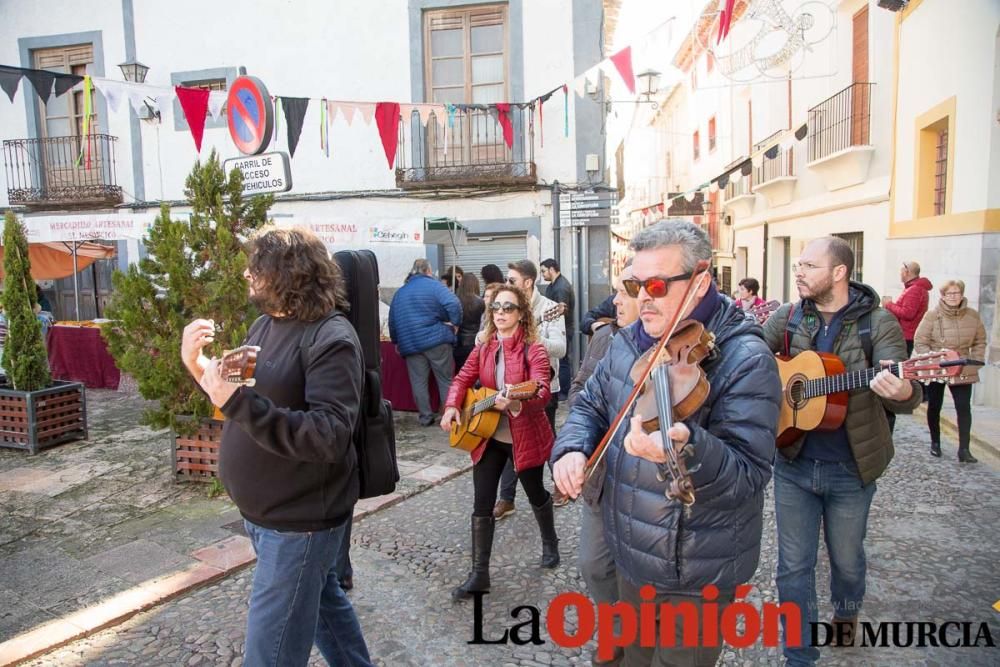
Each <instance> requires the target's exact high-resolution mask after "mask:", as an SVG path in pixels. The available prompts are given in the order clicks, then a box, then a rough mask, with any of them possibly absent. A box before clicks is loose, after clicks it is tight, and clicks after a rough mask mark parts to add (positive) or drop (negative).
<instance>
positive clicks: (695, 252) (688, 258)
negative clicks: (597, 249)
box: [629, 218, 712, 271]
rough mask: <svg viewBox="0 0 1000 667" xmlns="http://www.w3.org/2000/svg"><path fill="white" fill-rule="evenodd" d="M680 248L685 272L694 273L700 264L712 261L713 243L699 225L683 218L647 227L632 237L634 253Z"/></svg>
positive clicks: (631, 247)
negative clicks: (672, 247) (673, 246)
mask: <svg viewBox="0 0 1000 667" xmlns="http://www.w3.org/2000/svg"><path fill="white" fill-rule="evenodd" d="M672 245H675V246H680V248H681V250H682V251H683V253H684V263H683V266H682V268H683V269H684V271H694V269H695V267H696V266H698V262H700V261H702V260H707V261H709V262H711V261H712V242H711V241H709V239H708V234H706V233H705V230H704V229H702V228H701V227H700V226H699V225H696V224H694V223H693V222H688V221H687V220H684V219H682V218H666V219H664V220H660V221H659V222H657V223H656V224H654V225H650V226H649V227H646V228H645V229H643V230H642V231H641V232H639V233H638V234H636V235H635V236H634V237H632V242H631V243H630V244H629V248H630V249H631V250H632V252H642V251H643V250H658V249H660V248H665V247H667V246H672Z"/></svg>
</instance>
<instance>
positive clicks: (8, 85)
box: [0, 65, 24, 102]
mask: <svg viewBox="0 0 1000 667" xmlns="http://www.w3.org/2000/svg"><path fill="white" fill-rule="evenodd" d="M23 73H24V70H22V69H21V68H19V67H5V66H3V65H0V88H3V92H5V93H7V97H9V98H10V101H11V102H13V101H14V94H15V93H17V86H18V84H19V83H21V75H22V74H23Z"/></svg>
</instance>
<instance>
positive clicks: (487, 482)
mask: <svg viewBox="0 0 1000 667" xmlns="http://www.w3.org/2000/svg"><path fill="white" fill-rule="evenodd" d="M513 460H514V452H513V445H511V444H510V443H507V442H497V441H496V440H490V441H489V442H488V443H486V451H485V452H483V457H482V458H481V459H479V463H477V464H476V465H475V466H473V468H472V486H473V488H474V490H475V501H474V503H473V510H472V516H493V505H494V503H496V501H497V485H498V484H499V483H500V475H502V474H503V468H504V466H505V465H507V462H508V461H513ZM542 468H543V466H535V467H534V468H528V469H527V470H518V471H517V478H518V479H519V480H521V488H523V489H524V492H525V493H527V494H528V502H530V503H531V504H532V505H533V506H534V507H541V506H542V505H544V504H545V503H546V502H548V500H549V492H548V491H546V490H545V487H544V486H543V485H542Z"/></svg>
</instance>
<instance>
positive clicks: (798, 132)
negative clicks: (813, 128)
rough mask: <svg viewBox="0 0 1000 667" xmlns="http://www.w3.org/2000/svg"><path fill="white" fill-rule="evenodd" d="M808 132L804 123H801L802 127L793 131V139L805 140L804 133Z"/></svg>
mask: <svg viewBox="0 0 1000 667" xmlns="http://www.w3.org/2000/svg"><path fill="white" fill-rule="evenodd" d="M808 131H809V126H808V125H806V124H805V123H802V127H800V128H799V129H797V130H795V138H796V139H798V140H799V141H802V140H803V139H805V138H806V132H808Z"/></svg>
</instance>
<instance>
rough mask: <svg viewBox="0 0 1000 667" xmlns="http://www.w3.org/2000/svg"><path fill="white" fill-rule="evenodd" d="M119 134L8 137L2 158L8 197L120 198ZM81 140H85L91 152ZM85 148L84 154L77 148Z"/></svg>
mask: <svg viewBox="0 0 1000 667" xmlns="http://www.w3.org/2000/svg"><path fill="white" fill-rule="evenodd" d="M117 141H118V138H117V137H112V136H110V135H107V134H94V135H91V136H90V137H89V139H88V138H85V137H79V136H71V137H45V138H42V139H7V140H4V142H3V163H4V169H5V170H6V172H7V199H8V200H9V201H10V203H11V204H24V205H26V206H66V207H77V206H88V205H93V206H103V205H109V204H120V203H121V201H122V189H121V186H119V185H118V182H117V165H116V163H115V143H116V142H117ZM84 142H89V157H88V154H87V152H86V148H87V147H86V145H85V143H84ZM81 147H83V148H84V149H85V152H84V156H83V158H82V159H79V164H77V162H78V158H79V156H80V149H81Z"/></svg>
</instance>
